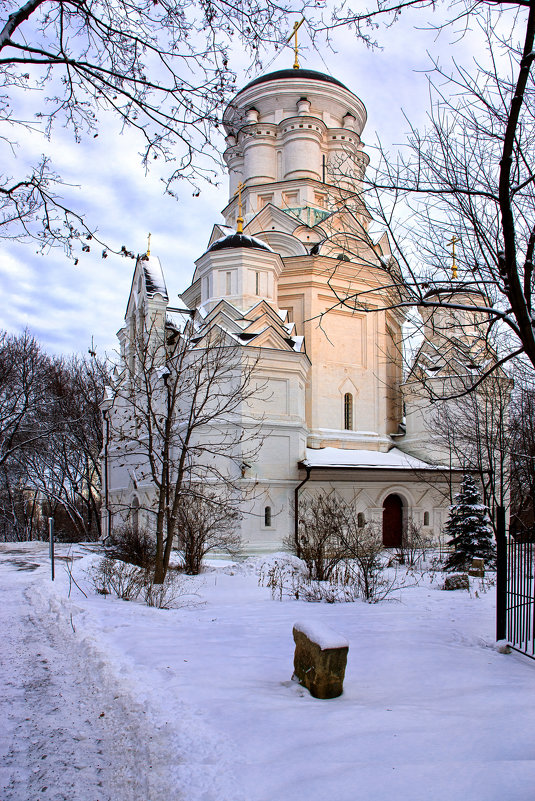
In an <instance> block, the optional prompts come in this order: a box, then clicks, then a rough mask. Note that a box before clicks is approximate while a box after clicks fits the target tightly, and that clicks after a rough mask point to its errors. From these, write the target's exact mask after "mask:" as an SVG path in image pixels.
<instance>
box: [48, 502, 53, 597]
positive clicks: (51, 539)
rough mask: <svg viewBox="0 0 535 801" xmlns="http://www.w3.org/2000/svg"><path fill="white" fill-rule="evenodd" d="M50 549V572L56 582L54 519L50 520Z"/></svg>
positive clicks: (50, 518)
mask: <svg viewBox="0 0 535 801" xmlns="http://www.w3.org/2000/svg"><path fill="white" fill-rule="evenodd" d="M48 534H49V540H48V549H49V555H50V572H51V574H52V581H54V518H53V517H49V518H48Z"/></svg>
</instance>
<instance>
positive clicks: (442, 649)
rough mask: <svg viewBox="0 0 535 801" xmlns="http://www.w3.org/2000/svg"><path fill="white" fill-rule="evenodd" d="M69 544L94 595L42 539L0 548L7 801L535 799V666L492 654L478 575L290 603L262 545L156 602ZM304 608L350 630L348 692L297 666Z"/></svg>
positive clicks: (315, 619)
mask: <svg viewBox="0 0 535 801" xmlns="http://www.w3.org/2000/svg"><path fill="white" fill-rule="evenodd" d="M58 550H59V553H60V555H61V556H63V557H66V556H67V555H68V552H69V549H68V548H67V546H59V547H58ZM71 553H72V554H75V555H76V556H77V557H78V556H79V557H80V558H76V560H75V561H74V564H73V567H72V569H73V575H74V578H75V579H76V582H77V583H78V584H79V585H80V587H81V588H82V589H83V590H84V592H85V593H86V594H87V598H86V597H84V595H83V594H82V593H81V592H80V590H79V589H78V588H77V587H76V586H75V585H74V584H71V583H70V581H69V575H68V572H67V571H66V570H65V569H64V566H65V564H67V563H66V562H65V561H59V562H58V563H57V565H56V581H55V582H54V583H52V582H51V581H50V569H49V563H48V554H47V546H46V545H45V544H34V543H29V544H24V545H19V544H17V545H2V546H0V573H1V581H0V595H1V597H0V625H2V632H3V634H4V637H3V643H2V655H1V659H2V663H3V664H2V668H3V669H2V676H3V681H2V719H3V720H4V721H5V723H4V725H2V726H1V727H0V762H1V764H2V765H3V767H2V784H3V787H4V789H3V792H2V793H0V795H1V797H2V799H3V801H29V799H32V801H34V799H35V801H37V799H39V801H58V800H59V801H63V799H69V801H73V799H74V801H97V799H98V801H108V800H110V801H111V799H113V801H131V800H132V801H162V799H166V800H168V801H182V800H184V801H303V799H307V801H325V799H330V798H335V799H337V801H355V799H356V798H366V799H370V800H371V801H387V800H388V801H391V799H392V798H396V799H397V801H430V799H433V801H452V800H453V799H462V800H463V801H532V799H533V787H534V786H535V727H534V726H533V707H534V704H535V681H534V678H535V663H534V662H532V661H531V660H529V659H527V658H525V657H523V656H521V655H520V654H517V653H514V652H513V653H511V654H509V655H506V654H503V653H499V652H498V649H497V648H496V644H495V642H494V627H495V623H494V608H495V597H494V591H493V589H492V588H490V589H487V588H486V587H485V586H482V585H480V583H479V581H477V582H476V583H474V584H473V586H472V590H471V592H470V593H468V592H462V591H457V592H443V591H441V590H440V589H438V585H439V580H440V579H441V576H437V577H435V578H434V580H431V577H427V578H426V579H425V580H423V581H421V582H420V584H419V585H417V586H412V587H407V588H405V589H403V590H401V591H400V592H399V593H398V594H397V595H396V596H395V598H393V599H390V600H388V601H385V602H382V603H379V604H375V605H368V604H365V603H363V602H356V603H346V604H307V603H305V602H302V601H299V602H297V601H290V600H285V601H282V602H279V601H274V600H272V598H271V593H270V590H269V588H267V587H259V586H258V577H257V570H258V567H259V563H260V560H261V558H260V557H256V558H255V559H248V560H246V561H245V562H243V563H240V564H234V563H230V562H225V561H223V560H220V561H216V560H214V561H212V562H211V563H210V565H209V567H208V568H207V570H206V571H205V573H204V574H203V575H201V576H199V577H195V578H189V579H186V581H187V582H188V585H187V586H188V588H189V589H190V590H191V591H192V592H195V593H196V595H193V596H190V601H191V602H190V603H188V605H187V606H184V607H183V608H178V609H172V610H157V609H153V608H148V607H145V606H142V605H141V604H138V603H127V602H124V601H119V600H117V599H113V598H111V597H103V596H98V595H96V594H95V593H94V592H93V590H92V587H91V584H90V582H89V580H88V577H87V574H86V571H87V569H88V567H89V566H90V565H91V563H93V562H94V561H95V559H96V558H97V556H96V554H94V553H92V552H91V551H90V550H89V549H87V548H83V547H80V546H73V548H72V549H71ZM300 619H301V620H305V621H309V622H310V624H311V625H313V626H316V625H318V626H319V625H325V626H329V627H331V628H333V629H335V630H336V631H341V632H344V635H345V636H346V637H347V640H348V641H349V656H348V664H347V670H346V677H345V682H344V693H343V695H342V696H340V697H339V698H336V699H333V700H328V701H324V700H323V701H320V700H316V699H314V698H312V697H311V696H310V695H309V693H308V691H307V690H305V689H304V688H303V687H301V686H300V685H299V684H297V683H296V682H292V681H291V676H292V669H293V650H294V642H293V638H292V627H293V623H294V621H295V620H300ZM102 713H104V714H103V715H102ZM45 757H46V758H45ZM43 788H45V789H43Z"/></svg>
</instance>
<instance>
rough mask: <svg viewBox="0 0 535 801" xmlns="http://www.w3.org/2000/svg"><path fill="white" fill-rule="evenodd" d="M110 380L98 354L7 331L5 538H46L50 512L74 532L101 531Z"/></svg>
mask: <svg viewBox="0 0 535 801" xmlns="http://www.w3.org/2000/svg"><path fill="white" fill-rule="evenodd" d="M104 384H105V368H104V365H102V364H101V363H100V362H99V360H98V359H96V358H93V359H91V360H90V361H89V360H84V359H76V358H72V359H70V360H66V359H60V358H57V357H56V358H53V357H50V356H48V355H47V354H46V353H44V352H43V351H42V350H41V348H40V346H39V344H38V343H37V341H36V340H35V339H34V338H33V337H32V336H31V335H30V334H29V333H28V332H24V333H23V334H21V335H19V336H15V335H8V334H5V333H4V334H2V335H1V336H0V516H1V518H2V520H3V524H4V537H7V538H12V537H14V538H16V539H31V538H32V537H33V536H38V535H39V534H40V533H41V529H42V528H43V514H45V515H52V516H54V517H55V519H56V522H57V530H58V533H64V535H65V536H67V537H69V538H72V537H73V536H75V537H76V538H78V539H82V538H83V539H91V538H95V537H98V536H99V534H100V460H99V455H100V450H101V448H102V426H101V421H100V409H99V404H100V402H101V399H102V393H103V390H104ZM45 503H46V510H44V507H43V504H45Z"/></svg>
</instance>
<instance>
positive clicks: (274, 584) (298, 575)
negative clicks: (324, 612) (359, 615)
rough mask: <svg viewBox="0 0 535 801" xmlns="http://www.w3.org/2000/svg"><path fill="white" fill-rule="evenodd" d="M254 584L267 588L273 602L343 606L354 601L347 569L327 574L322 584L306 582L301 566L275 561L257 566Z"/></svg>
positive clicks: (308, 580)
mask: <svg viewBox="0 0 535 801" xmlns="http://www.w3.org/2000/svg"><path fill="white" fill-rule="evenodd" d="M258 583H259V585H260V586H262V587H269V589H270V590H271V597H272V598H273V600H279V601H282V599H283V598H291V599H292V600H296V601H309V602H313V601H319V602H324V603H331V604H333V603H344V602H348V601H354V600H355V598H356V596H355V590H354V586H353V585H352V582H351V579H350V573H349V572H348V570H347V567H346V566H344V567H342V566H340V567H339V569H336V570H333V571H331V573H330V574H329V578H328V579H326V580H323V581H320V580H318V579H313V578H310V576H309V575H308V570H307V568H306V565H305V563H304V562H299V561H297V560H296V561H290V560H288V559H284V558H282V559H276V560H275V561H274V562H272V563H270V562H264V564H262V565H261V566H260V570H259V577H258Z"/></svg>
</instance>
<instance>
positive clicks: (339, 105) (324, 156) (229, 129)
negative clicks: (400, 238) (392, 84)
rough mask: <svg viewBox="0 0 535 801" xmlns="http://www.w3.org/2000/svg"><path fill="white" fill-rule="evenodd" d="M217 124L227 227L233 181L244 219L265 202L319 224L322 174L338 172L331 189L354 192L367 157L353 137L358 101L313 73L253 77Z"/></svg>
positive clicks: (357, 131) (361, 120)
mask: <svg viewBox="0 0 535 801" xmlns="http://www.w3.org/2000/svg"><path fill="white" fill-rule="evenodd" d="M223 122H224V125H225V130H226V133H227V138H226V142H227V149H226V151H225V153H224V158H225V162H226V164H227V167H228V170H229V187H230V191H229V204H228V205H227V207H226V208H225V209H224V211H223V215H224V216H225V219H226V221H227V224H228V225H232V224H233V221H234V220H235V219H236V204H237V200H236V198H235V197H234V196H235V193H236V190H237V187H238V185H239V184H240V183H242V184H243V187H244V189H243V196H244V206H245V221H246V222H247V221H249V220H250V219H252V217H254V215H255V214H257V213H258V212H259V211H260V210H261V209H262V208H263V207H264V206H266V205H268V204H269V203H271V204H273V205H274V206H276V207H278V208H280V209H284V210H285V211H287V210H291V211H292V212H293V213H294V214H296V215H297V216H299V217H300V218H301V219H303V221H304V222H306V223H307V224H310V223H311V222H312V223H314V222H316V221H319V220H321V219H323V218H324V217H325V216H327V213H328V211H329V209H330V208H331V207H332V198H331V197H330V195H331V194H332V187H331V186H330V185H329V180H330V176H332V175H333V173H334V172H336V173H339V174H340V175H342V174H344V175H345V176H346V177H345V179H344V180H343V181H342V182H341V183H340V182H338V181H337V191H338V192H339V191H340V188H341V187H342V188H346V189H348V190H351V191H355V189H357V188H358V184H359V183H360V180H361V179H362V176H363V174H364V170H365V169H366V165H367V163H368V160H369V159H368V157H367V155H366V154H365V153H364V152H363V150H362V142H361V139H360V135H361V133H362V129H363V128H364V125H365V123H366V109H365V107H364V104H363V103H362V101H361V100H359V98H358V97H357V96H356V95H354V94H353V93H352V92H350V91H349V89H347V88H346V87H345V86H344V85H343V84H342V83H341V82H340V81H338V80H336V79H335V78H332V77H331V76H329V75H325V74H323V73H321V72H316V71H314V70H306V69H287V70H279V71H278V72H273V73H271V74H269V75H263V76H261V77H260V78H256V79H255V80H254V81H251V83H249V84H247V86H245V87H244V88H243V89H242V90H241V91H240V92H238V94H237V95H236V97H235V98H234V101H233V102H232V103H231V104H230V105H229V106H228V108H227V109H226V111H225V114H224V117H223ZM344 168H345V169H344ZM349 173H350V174H351V177H350V178H349V179H348V178H347V175H348V174H349Z"/></svg>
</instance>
